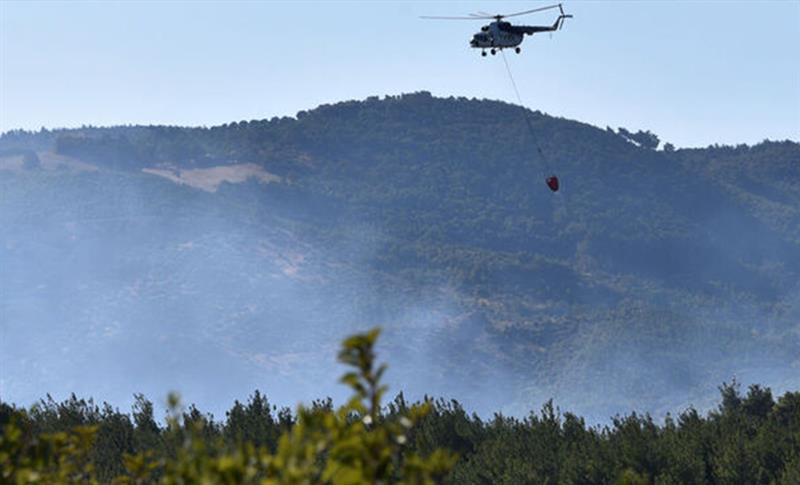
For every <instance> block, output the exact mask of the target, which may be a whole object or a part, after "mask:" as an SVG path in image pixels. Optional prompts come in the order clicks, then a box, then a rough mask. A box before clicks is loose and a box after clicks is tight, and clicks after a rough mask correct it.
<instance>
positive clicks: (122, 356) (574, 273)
mask: <svg viewBox="0 0 800 485" xmlns="http://www.w3.org/2000/svg"><path fill="white" fill-rule="evenodd" d="M525 113H526V111H525V108H522V107H520V106H514V105H511V104H508V103H502V102H496V101H487V100H476V99H466V98H455V97H453V98H437V97H433V96H431V95H430V94H428V93H414V94H406V95H400V96H387V97H380V98H378V97H375V98H369V99H366V100H362V101H348V102H342V103H336V104H331V105H323V106H320V107H318V108H316V109H313V110H309V111H307V112H301V113H298V114H297V116H296V117H286V118H275V119H264V120H251V121H240V122H234V123H229V124H225V125H221V126H214V127H170V126H118V127H83V128H76V129H53V130H41V131H37V132H22V131H12V132H8V133H5V134H3V135H1V136H0V194H2V197H0V244H1V245H2V246H1V247H2V248H3V251H2V252H0V264H2V267H3V278H0V294H2V295H3V297H4V300H3V302H2V303H3V306H2V308H0V311H3V313H4V316H5V317H6V321H7V325H8V326H7V336H8V338H7V339H5V341H4V342H0V352H2V354H3V355H4V356H5V357H6V359H5V360H4V362H3V363H4V365H5V366H6V369H7V374H8V379H7V381H6V383H5V388H4V389H5V392H6V394H5V395H4V398H5V399H6V400H8V401H10V402H15V403H17V404H29V403H31V402H33V401H34V400H35V399H37V398H39V397H41V395H42V393H43V392H47V391H51V392H52V394H53V395H54V396H58V398H59V399H63V398H64V397H65V396H68V395H69V393H70V392H76V393H77V394H78V395H86V396H89V395H91V396H95V397H97V398H100V399H103V400H107V401H109V402H114V403H117V404H118V405H122V404H123V403H128V402H129V401H130V396H131V395H132V394H133V393H134V392H142V393H145V394H146V395H148V396H159V395H163V394H164V393H165V392H166V391H167V390H168V389H171V388H178V389H179V390H180V391H181V392H182V394H183V395H184V396H186V398H187V399H188V400H189V401H190V402H197V403H198V405H201V406H203V407H204V409H210V410H213V412H214V413H215V414H217V415H221V413H223V412H224V409H225V408H226V407H227V406H228V405H229V403H230V402H232V401H233V400H234V399H236V398H241V396H242V395H245V394H246V393H248V392H250V391H251V390H252V389H256V388H258V389H267V390H268V391H269V396H270V399H272V400H273V401H275V402H277V403H281V404H285V403H292V402H294V399H300V398H302V399H304V400H306V401H308V400H311V399H313V398H314V397H316V396H318V395H320V394H323V395H325V394H332V393H334V392H335V389H331V387H330V383H331V382H332V381H333V378H332V377H333V376H331V373H335V372H336V371H335V370H334V369H331V368H329V366H328V365H327V363H328V362H330V358H331V357H332V355H333V353H334V349H333V348H332V346H331V345H330V342H333V341H335V340H336V339H337V338H338V337H339V336H340V335H343V334H348V333H351V332H353V331H356V330H357V329H360V328H365V327H370V326H373V325H381V326H383V328H385V339H384V342H385V346H386V347H385V349H383V352H384V353H385V355H387V357H388V359H389V360H390V361H391V362H393V363H394V365H393V366H392V370H391V371H390V373H389V374H388V375H387V379H390V382H391V383H392V385H393V387H394V388H396V389H402V390H404V391H405V392H406V394H407V395H408V396H413V397H414V398H415V399H418V398H420V397H421V395H422V394H424V393H426V392H428V393H433V392H434V391H435V393H436V394H437V395H447V396H454V397H457V398H458V399H459V401H460V402H463V403H464V405H465V406H467V407H469V408H471V409H476V410H477V411H479V412H480V413H482V415H487V414H489V415H490V414H491V412H493V411H503V412H505V413H507V414H514V415H521V414H523V413H525V412H526V411H527V410H528V409H530V408H532V407H533V408H538V406H539V405H540V404H541V403H542V402H544V401H546V400H547V399H549V398H554V399H555V400H556V401H557V402H559V403H564V405H566V406H568V408H570V409H572V410H574V411H576V412H579V413H580V414H581V415H582V416H584V417H585V418H586V419H587V422H592V423H596V422H601V421H604V420H607V419H608V416H610V415H613V414H615V413H617V412H619V413H624V412H628V411H630V410H634V409H635V410H645V411H650V412H652V413H653V415H655V416H659V417H661V416H663V415H664V414H665V413H666V412H667V411H673V412H677V411H679V410H680V409H684V408H686V407H687V406H689V405H694V406H696V407H697V408H698V409H700V410H702V411H703V412H705V411H706V410H708V409H710V408H712V407H714V406H715V405H716V388H717V386H718V385H719V383H721V382H730V380H731V379H732V378H733V377H734V376H735V377H736V378H737V379H738V380H739V381H740V382H742V383H743V384H744V385H745V387H747V386H748V385H750V384H756V383H757V384H761V385H762V386H769V387H771V388H772V389H775V390H776V392H781V393H782V392H785V391H791V390H796V389H798V388H800V372H797V369H798V368H800V360H798V359H800V352H798V351H797V349H798V348H800V331H798V326H797V325H798V323H797V322H798V321H800V286H798V282H800V183H797V181H798V180H800V145H798V144H797V143H795V142H791V141H764V142H763V143H759V144H756V145H753V146H747V145H739V146H709V147H705V148H692V149H686V148H680V147H677V148H676V147H674V146H671V145H669V144H667V143H661V142H660V140H658V137H657V136H656V135H655V134H653V133H650V132H648V131H647V130H646V129H644V128H646V127H627V128H613V129H612V128H598V127H594V126H591V125H588V124H585V123H580V122H577V121H573V120H568V119H564V118H559V117H556V116H551V115H548V114H545V113H541V112H538V111H530V110H529V111H527V114H528V115H529V116H530V120H531V123H532V126H533V128H534V131H535V133H536V135H537V141H538V144H539V145H541V148H542V151H543V152H544V153H546V154H547V160H543V159H542V158H541V157H540V156H538V155H537V153H538V152H537V149H536V144H535V143H534V140H533V139H532V138H531V137H530V133H529V132H528V131H527V128H526V126H525V123H524V121H523V116H524V114H525ZM225 170H229V171H231V173H233V172H234V171H236V170H238V171H239V172H236V173H238V174H242V173H244V174H245V175H242V176H241V177H240V178H236V177H233V176H229V175H226V174H228V173H229V172H225ZM550 173H556V174H557V175H558V176H559V177H560V179H561V181H562V189H561V190H560V191H559V193H557V194H553V193H551V192H550V191H549V190H548V189H547V187H546V186H545V185H544V178H545V177H546V176H547V175H549V174H550ZM220 174H223V175H225V176H222V175H220ZM96 362H108V363H110V365H103V366H100V365H96ZM423 366H424V368H425V369H432V371H430V372H429V371H425V372H422V371H421V369H422V368H423ZM23 376H24V378H23ZM128 376H136V380H135V381H132V380H130V379H128ZM320 386H322V388H320ZM209 389H213V391H211V390H209ZM321 389H323V390H324V392H323V390H321ZM290 391H291V392H290Z"/></svg>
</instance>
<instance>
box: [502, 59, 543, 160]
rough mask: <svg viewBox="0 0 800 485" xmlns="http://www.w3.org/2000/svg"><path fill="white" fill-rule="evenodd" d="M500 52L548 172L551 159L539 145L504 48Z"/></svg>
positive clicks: (535, 144)
mask: <svg viewBox="0 0 800 485" xmlns="http://www.w3.org/2000/svg"><path fill="white" fill-rule="evenodd" d="M500 54H501V55H502V56H503V64H505V65H506V72H507V73H508V78H509V79H510V80H511V86H513V87H514V93H515V94H516V95H517V102H518V103H519V107H520V108H522V116H523V118H525V124H526V125H528V131H529V132H530V135H531V139H532V140H533V145H534V146H535V147H536V151H537V152H539V156H541V157H542V161H544V168H545V170H546V171H547V172H548V175H549V172H550V171H551V170H550V161H549V160H548V159H547V156H546V155H545V154H544V152H543V151H542V147H541V146H540V145H539V141H538V138H537V137H536V132H535V131H534V129H533V125H532V124H531V120H530V116H529V115H528V108H526V107H525V105H524V104H523V102H522V96H520V95H519V89H518V88H517V82H516V81H515V80H514V75H513V74H511V67H510V66H509V65H508V60H507V59H506V53H505V51H504V50H503V49H500Z"/></svg>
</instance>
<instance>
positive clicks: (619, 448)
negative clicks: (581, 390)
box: [0, 331, 800, 485]
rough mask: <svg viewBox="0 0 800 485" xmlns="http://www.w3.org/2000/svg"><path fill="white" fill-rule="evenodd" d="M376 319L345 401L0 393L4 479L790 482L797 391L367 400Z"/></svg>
mask: <svg viewBox="0 0 800 485" xmlns="http://www.w3.org/2000/svg"><path fill="white" fill-rule="evenodd" d="M377 335H378V332H377V331H373V332H370V333H368V334H364V335H356V336H354V337H351V338H349V339H347V340H346V341H345V343H344V345H343V348H342V350H341V352H340V356H339V357H340V360H341V361H342V362H344V363H346V364H348V365H350V366H352V367H353V369H354V370H353V372H348V373H347V374H345V376H344V377H343V378H342V381H343V382H344V383H345V384H347V385H348V386H350V387H351V389H352V390H353V398H352V399H351V400H350V401H349V402H348V403H347V404H346V405H344V406H342V407H341V408H338V409H335V408H334V406H333V404H332V402H331V400H330V399H326V400H318V401H315V402H313V403H311V405H310V406H308V407H302V406H301V407H300V408H298V410H297V411H296V412H292V411H291V410H290V409H288V408H280V409H278V408H277V407H276V406H274V405H272V404H271V403H270V402H269V400H268V399H267V397H266V396H264V395H263V394H261V393H259V392H255V393H254V394H253V395H252V396H250V398H249V399H248V400H247V402H245V403H242V402H238V401H237V402H235V403H234V405H233V406H232V408H231V409H230V410H229V411H227V412H226V417H225V420H223V421H217V420H215V419H214V418H213V417H212V416H211V415H208V414H205V413H203V412H202V411H200V410H199V409H197V408H196V407H195V406H189V407H188V409H181V408H180V407H179V405H178V403H177V401H176V400H175V399H174V398H171V404H170V411H169V412H168V415H167V419H166V424H160V423H159V420H157V419H156V417H155V415H154V410H153V404H152V402H150V401H149V400H147V399H146V398H145V397H143V396H137V397H136V402H135V404H134V406H133V409H132V412H131V413H130V414H127V413H123V412H120V411H119V410H118V409H115V408H113V407H112V406H110V405H108V404H103V405H102V406H98V405H96V404H95V403H93V402H92V400H85V399H79V398H77V397H75V396H72V397H71V398H70V399H67V400H65V401H63V402H56V401H54V400H53V399H52V398H50V397H48V398H47V399H46V400H42V401H41V402H39V403H38V404H36V405H33V406H31V407H30V408H29V409H20V408H16V407H15V406H13V405H10V404H8V403H2V404H0V426H2V437H1V438H0V469H1V470H2V477H0V480H1V481H3V482H4V483H41V482H58V483H65V482H75V481H78V482H92V481H96V482H99V483H109V482H115V483H150V482H157V481H160V482H162V483H194V482H199V481H201V480H207V481H209V483H262V482H261V481H262V480H264V481H265V482H264V483H378V482H383V483H390V482H391V483H457V484H468V483H507V484H520V483H552V484H556V483H559V484H561V483H564V484H597V483H642V484H695V483H696V484H787V485H788V484H797V483H800V392H787V393H785V394H784V395H783V396H781V397H779V398H778V399H777V400H776V399H775V398H774V397H773V395H772V392H771V391H770V390H769V389H768V388H762V387H760V386H758V385H753V386H750V387H749V389H748V390H747V392H746V393H744V394H742V393H741V392H740V390H739V387H738V385H737V384H736V383H733V384H726V385H723V386H722V387H721V388H720V391H721V402H720V404H719V406H718V407H717V408H716V409H715V410H713V411H711V412H709V413H708V414H707V415H705V416H704V415H701V414H700V413H699V412H698V411H696V410H694V409H691V408H690V409H688V410H686V411H684V412H683V413H681V414H680V415H678V416H676V417H673V416H667V418H666V419H665V420H664V422H663V423H658V422H656V421H654V420H653V419H652V418H651V417H650V416H648V415H639V414H636V413H632V414H629V415H626V416H617V417H614V418H613V419H612V420H611V422H610V423H609V424H607V425H605V426H588V425H587V424H586V423H585V421H584V419H583V418H581V417H579V416H576V415H574V414H571V413H561V412H560V411H559V410H558V409H557V408H555V407H554V405H553V404H552V403H551V402H548V403H546V404H545V405H544V406H543V407H542V409H541V410H540V412H538V413H535V412H531V414H530V415H529V416H527V417H524V418H515V417H508V416H502V415H500V414H496V415H495V416H494V417H492V418H491V419H488V420H484V419H482V418H480V417H479V416H477V415H475V414H472V415H470V414H469V413H467V412H466V411H465V410H464V408H463V406H462V405H461V404H460V403H458V402H457V401H455V400H451V401H446V400H442V399H439V400H431V399H426V400H425V401H424V402H422V403H413V404H411V403H408V402H406V400H405V399H404V397H403V395H402V394H400V395H398V396H397V397H395V399H394V400H393V401H391V402H389V403H388V404H387V405H381V398H382V396H383V394H384V392H385V390H386V389H385V387H384V386H382V385H381V384H380V378H381V375H382V373H383V369H385V366H380V367H378V366H376V365H375V356H374V352H373V346H374V343H375V339H376V338H377Z"/></svg>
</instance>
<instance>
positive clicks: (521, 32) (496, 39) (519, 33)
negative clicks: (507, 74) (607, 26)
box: [420, 3, 572, 57]
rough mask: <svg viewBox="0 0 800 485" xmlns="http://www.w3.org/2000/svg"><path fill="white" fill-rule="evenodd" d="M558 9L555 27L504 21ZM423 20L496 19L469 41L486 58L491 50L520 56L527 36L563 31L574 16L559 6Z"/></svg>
mask: <svg viewBox="0 0 800 485" xmlns="http://www.w3.org/2000/svg"><path fill="white" fill-rule="evenodd" d="M554 8H557V9H559V11H560V12H561V14H560V15H559V16H558V18H557V19H556V21H555V23H554V24H553V25H542V26H539V25H512V24H511V22H506V21H504V20H503V19H505V18H508V17H517V16H520V15H528V14H531V13H534V12H542V11H544V10H551V9H554ZM420 18H422V19H432V20H488V19H494V22H491V23H489V24H487V25H484V26H483V27H481V30H480V32H478V33H476V34H475V35H473V36H472V40H470V41H469V46H470V47H472V48H474V49H481V55H482V56H483V57H486V49H489V52H490V53H491V54H492V55H495V54H496V53H497V51H498V50H503V49H510V48H512V47H513V48H514V52H516V53H517V54H519V53H520V52H522V48H521V47H520V46H519V45H520V44H522V41H523V40H524V37H525V35H533V34H536V33H538V32H554V31H556V30H561V27H563V26H564V20H565V19H571V18H572V15H568V14H565V13H564V8H563V7H562V6H561V4H560V3H559V4H557V5H548V6H546V7H539V8H534V9H531V10H525V11H523V12H516V13H511V14H506V15H502V14H497V15H492V14H488V13H486V12H479V13H476V14H475V13H473V14H469V17H434V16H422V17H420Z"/></svg>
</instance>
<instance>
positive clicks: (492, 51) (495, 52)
mask: <svg viewBox="0 0 800 485" xmlns="http://www.w3.org/2000/svg"><path fill="white" fill-rule="evenodd" d="M489 52H491V53H492V55H495V54H497V51H496V50H494V49H492V50H491V51H489Z"/></svg>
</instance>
